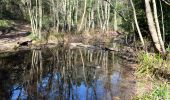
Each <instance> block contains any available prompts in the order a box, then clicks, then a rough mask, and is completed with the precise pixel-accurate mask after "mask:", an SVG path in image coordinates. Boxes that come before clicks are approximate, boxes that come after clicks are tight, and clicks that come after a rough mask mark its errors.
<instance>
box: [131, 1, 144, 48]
mask: <svg viewBox="0 0 170 100" xmlns="http://www.w3.org/2000/svg"><path fill="white" fill-rule="evenodd" d="M130 3H131V5H132V9H133V16H134V21H135V25H136V28H137V31H138V34H139V37H140V40H141V42H142V46H143V47H144V40H143V37H142V33H141V31H140V28H139V25H138V20H137V17H136V10H135V7H134V4H133V1H132V0H130Z"/></svg>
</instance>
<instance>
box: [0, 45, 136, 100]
mask: <svg viewBox="0 0 170 100" xmlns="http://www.w3.org/2000/svg"><path fill="white" fill-rule="evenodd" d="M124 72H125V68H124V66H123V63H122V59H121V58H119V57H118V56H116V54H115V52H110V51H104V50H95V49H84V48H68V47H55V48H51V49H47V48H46V49H42V50H24V51H19V52H13V53H3V54H0V99H1V100H6V99H10V100H20V99H21V100H119V99H121V100H130V99H131V94H132V91H133V86H134V84H135V82H133V81H132V82H130V81H128V80H127V78H128V75H126V73H124Z"/></svg>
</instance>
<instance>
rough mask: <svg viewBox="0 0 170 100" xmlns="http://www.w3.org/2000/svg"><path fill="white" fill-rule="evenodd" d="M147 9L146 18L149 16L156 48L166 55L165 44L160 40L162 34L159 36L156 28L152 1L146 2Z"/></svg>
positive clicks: (147, 0)
mask: <svg viewBox="0 0 170 100" xmlns="http://www.w3.org/2000/svg"><path fill="white" fill-rule="evenodd" d="M145 8H146V16H147V22H148V26H149V31H150V33H151V36H152V39H153V42H154V44H155V47H156V48H157V50H158V51H159V52H160V53H165V48H163V46H161V43H162V42H163V41H162V39H160V35H161V34H158V32H157V29H156V26H155V22H154V17H153V15H152V10H151V6H150V0H145Z"/></svg>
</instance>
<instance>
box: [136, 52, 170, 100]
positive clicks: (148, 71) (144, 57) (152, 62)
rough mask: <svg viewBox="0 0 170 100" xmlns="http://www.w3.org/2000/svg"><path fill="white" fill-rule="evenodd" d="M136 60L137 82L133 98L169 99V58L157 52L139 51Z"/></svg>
mask: <svg viewBox="0 0 170 100" xmlns="http://www.w3.org/2000/svg"><path fill="white" fill-rule="evenodd" d="M138 61H139V66H138V67H137V70H136V76H137V79H138V81H139V82H138V83H137V84H138V86H137V92H138V94H137V97H136V98H135V100H170V88H169V84H170V83H168V81H169V77H170V76H167V75H170V64H169V62H170V60H169V59H167V60H165V59H163V58H162V57H161V56H160V55H159V54H155V53H146V52H140V53H139V54H138ZM164 76H167V77H168V78H167V79H165V78H164ZM139 84H140V85H139ZM148 87H149V89H147V88H148Z"/></svg>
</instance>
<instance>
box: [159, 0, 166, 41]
mask: <svg viewBox="0 0 170 100" xmlns="http://www.w3.org/2000/svg"><path fill="white" fill-rule="evenodd" d="M159 2H160V7H161V17H162V34H163V41H164V42H165V25H164V13H163V9H162V2H161V1H159Z"/></svg>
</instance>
